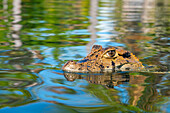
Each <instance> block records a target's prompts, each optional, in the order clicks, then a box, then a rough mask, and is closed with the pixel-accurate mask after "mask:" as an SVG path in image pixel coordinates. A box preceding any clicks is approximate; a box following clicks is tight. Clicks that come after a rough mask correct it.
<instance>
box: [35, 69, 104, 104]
mask: <svg viewBox="0 0 170 113" xmlns="http://www.w3.org/2000/svg"><path fill="white" fill-rule="evenodd" d="M57 73H58V71H56V70H43V71H41V72H40V73H39V76H40V77H41V79H42V81H44V83H43V84H42V85H40V86H37V87H35V88H33V92H34V94H35V95H37V98H40V99H41V100H46V101H47V100H48V101H55V102H57V103H62V104H64V105H69V106H77V107H99V106H106V105H104V104H103V102H102V101H101V100H100V99H99V98H97V97H95V96H94V95H91V94H90V93H89V92H87V91H86V87H87V86H88V85H89V83H88V82H87V81H86V80H79V79H78V80H75V81H74V82H70V81H67V80H66V79H65V77H64V76H63V75H59V74H57ZM47 75H48V76H47Z"/></svg>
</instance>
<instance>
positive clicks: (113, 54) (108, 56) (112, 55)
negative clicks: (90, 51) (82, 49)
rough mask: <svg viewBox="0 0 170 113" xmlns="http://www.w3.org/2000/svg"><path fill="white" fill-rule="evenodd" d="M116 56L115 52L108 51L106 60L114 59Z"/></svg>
mask: <svg viewBox="0 0 170 113" xmlns="http://www.w3.org/2000/svg"><path fill="white" fill-rule="evenodd" d="M115 55H116V51H115V50H110V51H107V53H106V54H105V55H104V57H105V58H113V57H114V56H115Z"/></svg>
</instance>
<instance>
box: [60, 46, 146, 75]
mask: <svg viewBox="0 0 170 113" xmlns="http://www.w3.org/2000/svg"><path fill="white" fill-rule="evenodd" d="M142 69H144V66H143V65H142V63H141V62H140V61H139V59H138V58H136V57H135V55H133V53H131V52H129V51H126V50H123V49H120V48H116V47H108V48H102V46H101V45H94V46H93V47H92V50H91V52H90V53H89V54H88V55H87V56H86V57H85V58H83V59H82V60H80V61H78V62H75V61H68V62H66V63H65V64H64V66H63V67H62V70H63V71H68V72H81V73H87V72H97V73H101V72H115V71H140V70H142Z"/></svg>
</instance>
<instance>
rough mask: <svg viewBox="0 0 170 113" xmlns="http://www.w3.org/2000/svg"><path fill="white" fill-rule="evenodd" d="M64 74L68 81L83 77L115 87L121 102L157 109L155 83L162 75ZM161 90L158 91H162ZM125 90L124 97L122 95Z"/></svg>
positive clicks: (125, 73) (158, 81) (91, 81)
mask: <svg viewBox="0 0 170 113" xmlns="http://www.w3.org/2000/svg"><path fill="white" fill-rule="evenodd" d="M64 76H65V78H66V79H67V80H68V81H72V82H73V81H76V79H84V80H86V81H88V82H89V83H90V84H91V83H92V84H97V85H103V86H104V87H105V88H107V89H108V90H113V89H116V90H118V91H119V92H118V93H116V95H119V101H120V102H121V103H124V104H130V105H133V106H137V107H139V108H141V109H143V110H146V111H159V109H158V108H157V107H156V105H155V100H157V101H159V100H158V97H159V93H158V90H157V84H158V83H160V81H161V80H162V76H163V75H160V74H156V73H155V74H151V73H136V72H130V73H129V72H123V73H103V74H101V75H99V74H98V75H97V74H89V75H81V74H78V73H68V72H65V73H64ZM123 89H124V90H123ZM122 90H123V91H122ZM162 90H163V89H161V90H160V91H161V92H162ZM126 92H127V94H126V97H124V95H125V93H126ZM165 92H166V91H165ZM113 95H115V93H114V94H113ZM124 100H126V101H124Z"/></svg>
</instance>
